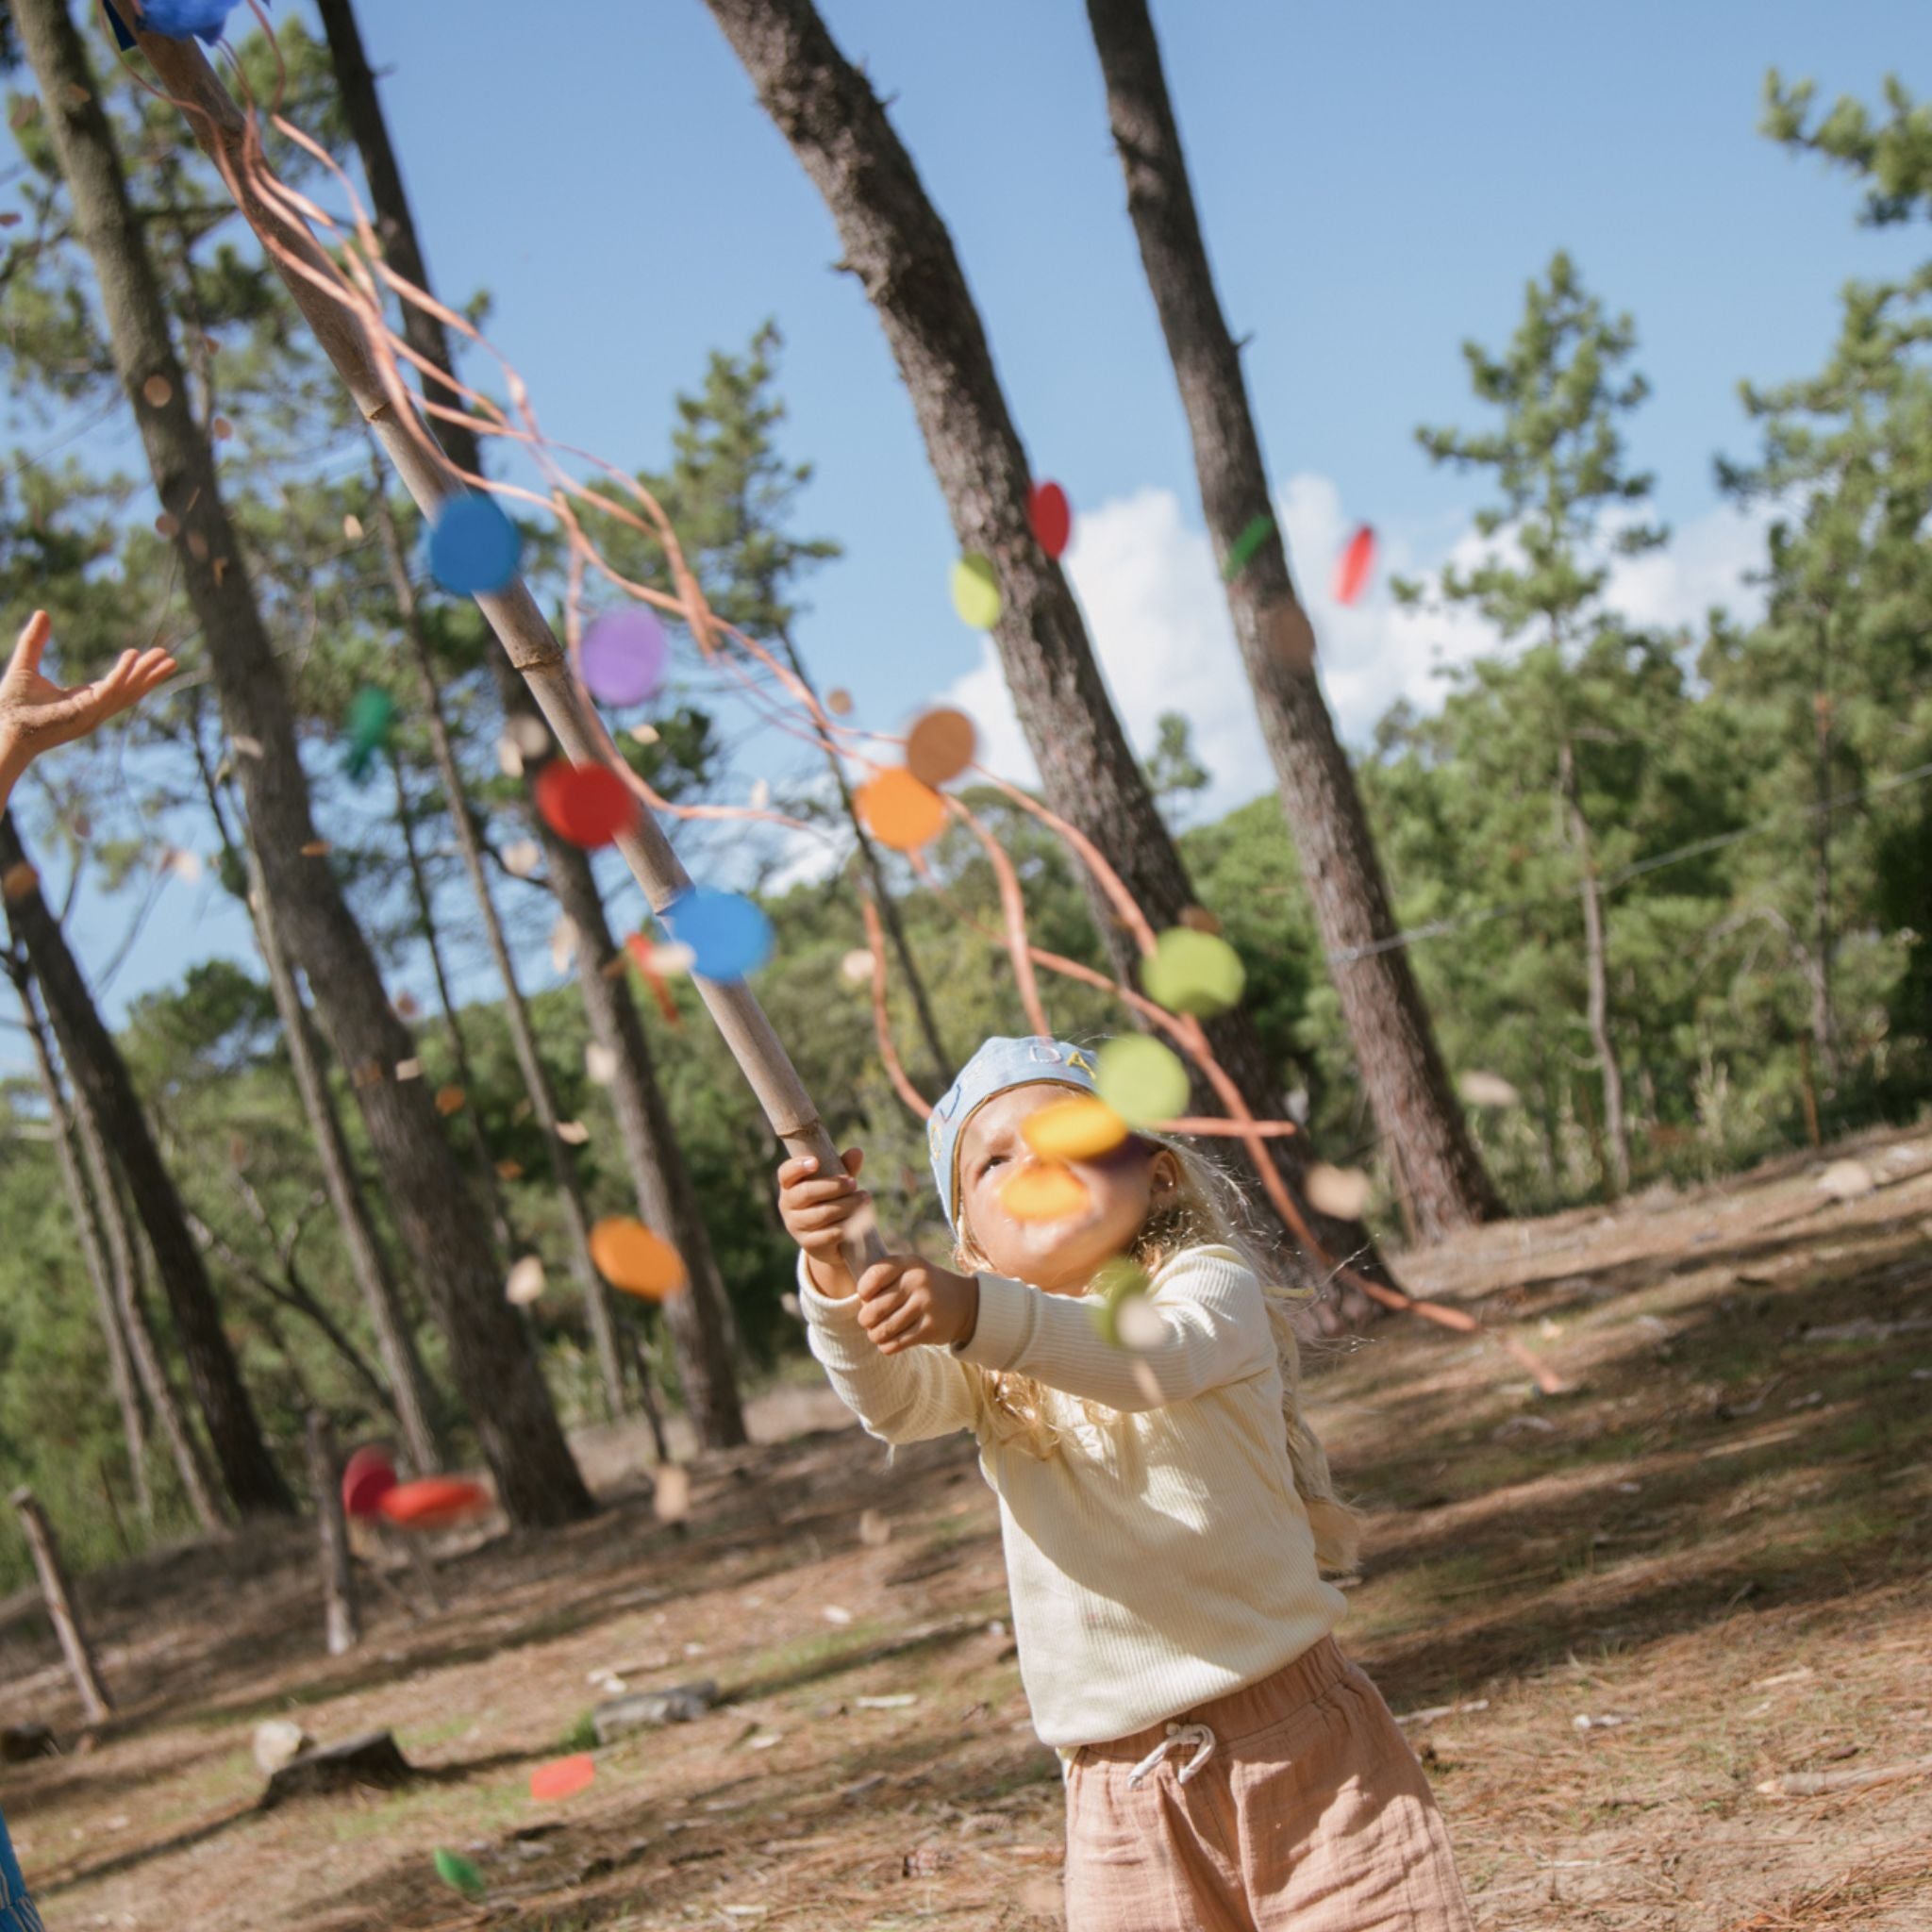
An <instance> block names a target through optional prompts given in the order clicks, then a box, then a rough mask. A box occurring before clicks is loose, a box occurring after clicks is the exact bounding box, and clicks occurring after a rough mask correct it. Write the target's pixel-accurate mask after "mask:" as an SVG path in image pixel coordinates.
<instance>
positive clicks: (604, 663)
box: [581, 606, 671, 705]
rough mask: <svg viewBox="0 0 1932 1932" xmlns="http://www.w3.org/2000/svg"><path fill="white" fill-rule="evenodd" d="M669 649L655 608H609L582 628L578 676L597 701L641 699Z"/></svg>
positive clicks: (654, 683)
mask: <svg viewBox="0 0 1932 1932" xmlns="http://www.w3.org/2000/svg"><path fill="white" fill-rule="evenodd" d="M670 655H671V641H670V639H669V638H667V637H666V636H665V635H664V626H663V625H661V624H659V623H658V618H657V613H656V612H655V611H651V610H646V609H644V608H641V607H635V606H634V607H632V608H629V609H626V610H612V611H610V612H608V614H606V615H605V616H603V617H600V618H599V619H598V620H597V621H596V623H595V624H593V625H591V627H590V629H589V630H588V631H586V632H585V633H584V642H583V650H582V653H581V662H582V664H583V668H584V682H585V684H586V685H588V686H589V687H590V691H591V696H592V697H593V698H595V699H596V700H597V701H598V703H600V704H605V705H641V704H642V703H643V701H644V700H645V699H646V698H647V697H649V696H651V695H652V693H653V692H654V691H657V689H658V686H659V685H660V684H662V683H663V681H664V665H665V660H666V659H667V658H669V657H670Z"/></svg>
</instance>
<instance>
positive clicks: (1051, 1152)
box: [1020, 1093, 1127, 1160]
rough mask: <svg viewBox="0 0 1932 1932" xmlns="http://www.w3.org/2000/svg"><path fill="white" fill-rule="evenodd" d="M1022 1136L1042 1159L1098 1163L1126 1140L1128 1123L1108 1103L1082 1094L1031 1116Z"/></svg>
mask: <svg viewBox="0 0 1932 1932" xmlns="http://www.w3.org/2000/svg"><path fill="white" fill-rule="evenodd" d="M1020 1136H1021V1138H1022V1139H1023V1140H1024V1141H1025V1142H1026V1144H1027V1146H1029V1147H1030V1148H1032V1150H1033V1151H1034V1153H1036V1154H1037V1155H1039V1156H1040V1158H1041V1159H1042V1160H1097V1159H1098V1158H1100V1157H1101V1156H1102V1155H1103V1154H1110V1153H1111V1152H1112V1151H1113V1150H1114V1149H1115V1148H1116V1147H1118V1146H1119V1145H1120V1144H1121V1142H1122V1141H1124V1140H1125V1139H1126V1138H1127V1124H1126V1122H1125V1121H1124V1120H1122V1118H1121V1117H1120V1115H1119V1114H1117V1113H1116V1112H1114V1110H1113V1108H1110V1107H1109V1106H1108V1104H1107V1102H1106V1101H1104V1100H1093V1099H1091V1098H1089V1096H1088V1095H1086V1094H1084V1093H1081V1094H1075V1095H1074V1098H1073V1099H1071V1100H1056V1101H1055V1102H1054V1103H1053V1104H1052V1105H1051V1106H1050V1107H1042V1108H1041V1109H1040V1111H1039V1112H1038V1113H1034V1114H1028V1115H1027V1116H1026V1118H1025V1120H1024V1121H1023V1122H1022V1123H1021V1124H1020Z"/></svg>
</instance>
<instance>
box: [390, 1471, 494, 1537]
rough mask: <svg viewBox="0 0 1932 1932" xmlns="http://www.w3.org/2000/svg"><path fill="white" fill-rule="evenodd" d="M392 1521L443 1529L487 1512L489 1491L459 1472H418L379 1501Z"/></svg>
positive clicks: (423, 1527)
mask: <svg viewBox="0 0 1932 1932" xmlns="http://www.w3.org/2000/svg"><path fill="white" fill-rule="evenodd" d="M376 1507H377V1508H378V1509H380V1510H381V1512H382V1514H383V1515H384V1516H385V1517H387V1518H388V1519H389V1521H390V1522H391V1523H393V1524H399V1525H400V1526H401V1527H402V1528H404V1529H441V1528H444V1527H445V1526H446V1525H448V1524H452V1523H468V1522H471V1521H473V1520H474V1519H475V1518H476V1517H478V1516H487V1515H488V1514H489V1513H490V1509H491V1501H490V1491H488V1490H486V1489H485V1488H484V1487H483V1485H482V1484H481V1483H473V1482H471V1481H469V1480H468V1478H467V1477H464V1476H459V1475H425V1476H419V1477H418V1478H417V1479H416V1481H414V1482H412V1483H398V1484H397V1485H396V1486H395V1488H394V1489H392V1490H391V1491H388V1492H387V1493H386V1494H385V1495H384V1496H383V1498H382V1500H381V1502H379V1503H378V1504H377V1505H376Z"/></svg>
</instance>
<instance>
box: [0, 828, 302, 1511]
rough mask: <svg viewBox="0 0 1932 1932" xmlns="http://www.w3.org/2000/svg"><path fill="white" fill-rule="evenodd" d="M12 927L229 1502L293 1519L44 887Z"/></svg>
mask: <svg viewBox="0 0 1932 1932" xmlns="http://www.w3.org/2000/svg"><path fill="white" fill-rule="evenodd" d="M24 862H25V853H24V852H23V851H22V849H21V843H20V837H19V834H18V833H17V832H16V831H15V830H14V826H13V815H12V813H11V812H0V872H4V871H6V870H8V868H10V867H12V866H15V865H20V864H23V863H24ZM7 920H8V925H9V926H10V927H11V929H12V931H13V935H14V938H15V939H16V940H17V941H19V942H20V943H21V944H22V945H24V946H25V949H26V956H27V959H28V961H29V963H30V964H31V965H32V967H33V974H34V977H35V979H36V980H37V981H39V983H40V987H41V991H42V993H44V994H45V995H46V1001H47V1013H48V1017H49V1018H50V1019H51V1020H52V1021H53V1024H54V1037H55V1038H56V1040H58V1041H59V1044H60V1058H62V1059H63V1060H64V1061H65V1062H66V1063H67V1072H68V1075H69V1077H70V1078H71V1079H73V1080H74V1082H75V1084H76V1086H79V1087H81V1088H83V1089H84V1090H85V1091H86V1092H87V1096H88V1101H89V1105H90V1106H91V1107H92V1109H93V1112H94V1117H95V1119H96V1120H97V1121H98V1122H99V1124H100V1127H101V1131H102V1134H103V1135H104V1137H105V1138H106V1140H107V1141H108V1144H109V1145H111V1146H112V1147H113V1148H114V1150H115V1152H116V1155H117V1156H118V1158H119V1160H120V1164H121V1169H122V1172H123V1173H124V1174H126V1176H127V1184H128V1187H129V1188H130V1190H131V1191H132V1192H133V1195H134V1204H135V1209H136V1211H137V1212H138V1213H139V1214H140V1216H141V1221H142V1226H143V1227H144V1228H146V1230H147V1238H148V1243H149V1245H150V1247H151V1248H152V1249H153V1250H154V1257H155V1261H156V1264H157V1266H158V1268H159V1270H160V1274H161V1283H162V1286H163V1287H164V1288H165V1289H166V1291H167V1295H168V1304H169V1307H171V1308H172V1309H173V1310H174V1315H175V1330H176V1332H177V1334H178V1335H179V1336H180V1339H181V1349H182V1353H183V1355H184V1356H185V1357H187V1360H188V1374H189V1378H190V1380H191V1382H192V1385H193V1388H194V1394H195V1400H196V1402H197V1404H198V1405H199V1407H200V1408H201V1413H202V1420H203V1421H204V1422H205V1423H206V1424H208V1440H209V1441H211V1442H213V1444H214V1449H215V1459H216V1461H217V1463H219V1465H220V1467H221V1472H222V1480H223V1483H224V1485H225V1488H226V1490H227V1491H228V1495H229V1498H230V1500H231V1501H232V1502H233V1503H234V1505H235V1507H236V1508H237V1509H239V1510H241V1511H242V1513H243V1514H244V1515H245V1514H247V1513H249V1512H250V1511H266V1512H270V1513H275V1514H287V1513H289V1512H291V1510H292V1509H293V1508H294V1507H295V1504H294V1498H293V1497H292V1496H291V1494H290V1493H289V1486H288V1485H287V1483H285V1482H284V1481H283V1480H282V1474H281V1472H280V1471H279V1470H278V1469H277V1468H276V1467H275V1458H274V1457H272V1456H271V1455H270V1454H269V1450H268V1445H267V1443H266V1442H264V1441H262V1436H261V1426H260V1424H258V1422H257V1420H256V1416H255V1407H254V1404H253V1403H251V1402H250V1401H249V1399H248V1391H247V1389H246V1388H245V1387H244V1385H243V1383H242V1372H241V1370H240V1368H239V1367H238V1366H237V1365H236V1361H235V1354H234V1351H233V1350H232V1349H231V1348H230V1347H229V1345H228V1338H227V1335H226V1334H225V1331H224V1330H223V1327H222V1317H221V1310H220V1309H219V1307H217V1306H216V1303H215V1296H214V1290H213V1287H212V1286H211V1285H210V1283H209V1281H208V1271H207V1270H206V1269H205V1268H204V1267H203V1266H202V1261H201V1250H200V1249H199V1248H198V1247H197V1246H196V1245H195V1242H194V1237H193V1236H192V1234H191V1233H190V1232H189V1229H188V1222H187V1218H186V1216H185V1215H184V1214H183V1212H182V1208H181V1197H180V1195H179V1194H178V1193H177V1192H176V1191H175V1183H174V1180H173V1178H172V1176H171V1175H170V1174H169V1173H168V1170H167V1168H166V1166H165V1165H164V1164H163V1162H162V1160H161V1156H160V1150H159V1148H158V1146H157V1145H156V1143H155V1137H154V1133H153V1130H152V1129H151V1128H150V1126H149V1124H148V1119H147V1114H146V1111H145V1110H144V1109H143V1108H142V1104H141V1099H140V1096H139V1095H138V1094H137V1093H136V1092H135V1091H134V1082H133V1081H132V1079H130V1078H129V1076H128V1073H127V1066H126V1063H125V1061H124V1060H123V1059H122V1058H121V1050H120V1048H119V1047H117V1046H116V1045H115V1044H114V1040H113V1036H112V1035H111V1034H110V1033H109V1032H108V1029H107V1027H106V1025H104V1024H102V1021H101V1016H100V1014H99V1013H98V1012H97V1011H96V1010H95V1008H94V1003H93V996H92V993H91V992H90V991H88V988H87V983H86V982H85V981H84V980H83V979H82V978H81V975H80V968H79V967H78V966H77V965H76V964H75V958H74V955H73V954H72V953H70V952H69V951H68V949H67V939H66V936H65V934H63V933H62V932H61V930H60V927H59V924H58V923H57V921H56V920H55V918H54V915H53V912H52V911H51V910H50V909H49V908H48V906H47V903H46V901H45V900H44V899H43V898H42V896H41V891H40V888H39V886H38V885H36V886H34V887H32V888H30V889H29V890H27V891H22V892H18V893H16V894H15V895H14V896H13V897H11V898H9V899H8V902H7Z"/></svg>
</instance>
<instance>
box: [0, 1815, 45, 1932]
mask: <svg viewBox="0 0 1932 1932" xmlns="http://www.w3.org/2000/svg"><path fill="white" fill-rule="evenodd" d="M0 1932H45V1928H44V1927H43V1926H42V1924H41V1915H40V1913H39V1911H37V1910H36V1909H35V1907H34V1902H33V1900H32V1899H30V1898H29V1897H28V1896H27V1895H26V1880H25V1879H24V1878H23V1877H22V1876H21V1875H20V1860H19V1859H18V1858H16V1857H14V1856H13V1840H11V1839H10V1838H8V1836H7V1814H6V1813H5V1812H4V1811H0Z"/></svg>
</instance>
